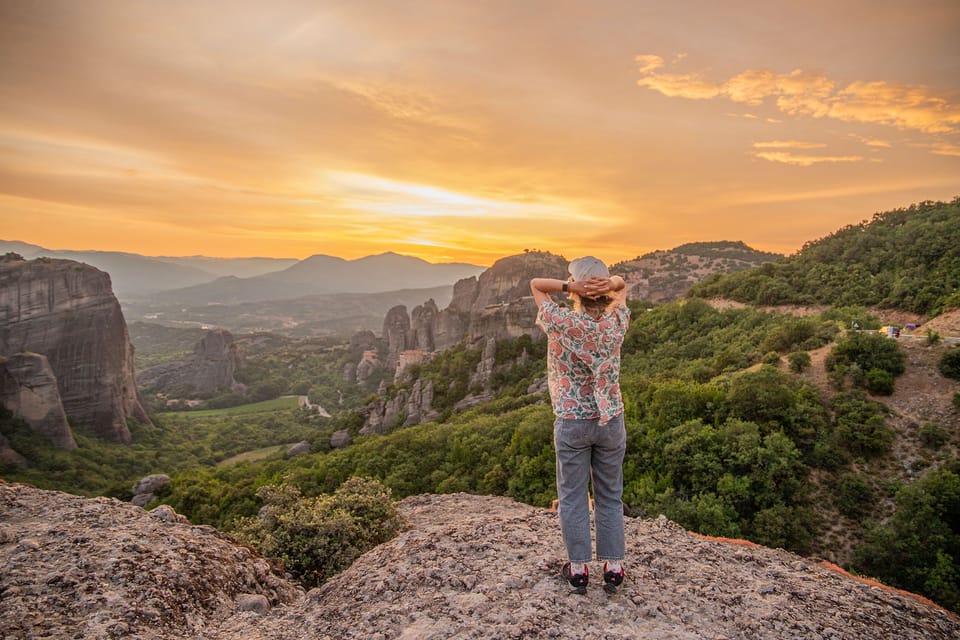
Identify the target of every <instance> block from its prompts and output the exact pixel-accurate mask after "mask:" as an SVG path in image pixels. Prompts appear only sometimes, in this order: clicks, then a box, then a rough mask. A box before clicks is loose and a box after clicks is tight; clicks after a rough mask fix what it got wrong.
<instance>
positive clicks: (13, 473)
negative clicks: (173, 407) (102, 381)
mask: <svg viewBox="0 0 960 640" xmlns="http://www.w3.org/2000/svg"><path fill="white" fill-rule="evenodd" d="M129 423H130V431H131V434H132V436H133V444H129V445H125V444H116V443H110V442H104V441H103V440H100V439H98V438H95V437H93V436H92V435H90V434H88V433H86V432H85V431H83V430H82V429H74V430H73V431H74V438H75V439H76V441H77V445H78V448H77V449H76V450H75V451H63V450H60V449H54V448H52V447H50V444H49V442H47V440H46V439H45V438H44V437H43V436H42V435H39V434H37V433H35V432H33V431H32V430H31V429H30V427H29V426H28V425H27V424H26V423H25V422H23V421H22V420H21V419H19V418H14V417H13V416H12V415H11V414H10V412H9V411H6V410H0V435H2V436H4V437H6V438H7V440H8V441H9V442H10V443H11V445H12V446H13V447H14V449H16V450H17V451H19V452H20V453H21V454H22V455H23V456H24V457H26V459H27V461H28V464H29V466H28V467H26V468H20V467H18V466H16V465H13V464H3V465H0V475H2V476H3V478H5V479H7V480H10V481H15V482H28V483H30V484H34V485H36V486H38V487H42V488H45V489H56V490H60V491H67V492H70V493H75V494H80V495H90V496H92V495H109V496H114V497H117V498H121V499H129V498H130V497H131V493H130V492H131V488H132V487H133V485H134V484H135V483H136V482H137V481H138V480H139V479H140V478H142V477H143V476H145V475H148V474H151V473H168V474H172V473H173V472H176V471H179V470H182V469H197V468H201V469H202V468H207V467H209V466H212V465H215V464H217V463H218V462H220V461H221V460H224V459H227V458H230V457H231V456H234V455H236V454H239V453H242V452H245V451H249V450H251V449H257V448H260V447H265V446H269V445H276V444H280V443H294V442H299V441H301V440H308V441H311V442H315V441H321V440H322V438H321V437H320V436H321V434H326V436H327V438H329V433H330V432H329V431H326V430H322V429H320V428H318V426H317V425H316V418H315V417H311V416H310V415H308V414H307V413H305V412H301V411H298V410H296V409H286V410H282V411H273V412H271V413H267V414H264V413H258V412H254V413H244V414H234V415H220V416H208V417H202V416H195V415H194V414H190V413H182V414H181V413H168V414H161V415H156V416H154V425H153V426H149V425H144V424H141V423H138V422H136V421H135V420H130V421H129ZM317 446H318V447H319V446H321V445H317Z"/></svg>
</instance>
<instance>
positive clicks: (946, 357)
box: [940, 349, 960, 380]
mask: <svg viewBox="0 0 960 640" xmlns="http://www.w3.org/2000/svg"><path fill="white" fill-rule="evenodd" d="M940 373H942V374H943V375H944V376H946V377H947V378H950V379H951V380H960V349H950V350H949V351H946V352H944V354H943V355H942V356H941V357H940Z"/></svg>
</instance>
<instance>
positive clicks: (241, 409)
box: [171, 396, 300, 418]
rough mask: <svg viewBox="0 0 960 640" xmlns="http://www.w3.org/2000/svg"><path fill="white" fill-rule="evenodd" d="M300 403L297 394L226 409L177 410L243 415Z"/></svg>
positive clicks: (194, 413)
mask: <svg viewBox="0 0 960 640" xmlns="http://www.w3.org/2000/svg"><path fill="white" fill-rule="evenodd" d="M299 403H300V401H299V399H298V398H297V397H296V396H287V397H284V398H274V399H273V400H264V401H263V402H254V403H252V404H242V405H239V406H236V407H227V408H226V409H205V410H203V411H176V412H171V414H173V413H176V414H177V415H181V416H191V417H196V418H215V417H218V416H242V415H246V414H250V413H266V412H269V411H280V410H283V409H296V408H297V405H298V404H299Z"/></svg>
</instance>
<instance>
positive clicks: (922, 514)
mask: <svg viewBox="0 0 960 640" xmlns="http://www.w3.org/2000/svg"><path fill="white" fill-rule="evenodd" d="M896 502H897V511H896V512H895V513H894V516H893V518H892V519H891V521H890V523H889V524H886V525H877V526H875V527H874V528H873V529H872V530H871V531H870V533H869V534H868V537H867V544H865V545H864V546H863V547H861V548H860V549H858V550H857V553H856V557H855V560H854V567H855V568H856V569H857V570H858V571H861V572H863V573H865V574H867V575H871V576H875V577H877V578H879V579H881V580H884V581H886V582H889V583H890V584H894V585H897V586H900V587H902V588H905V589H909V590H911V591H914V592H916V593H922V594H926V595H928V596H929V597H931V598H933V599H934V600H936V601H937V602H939V603H940V604H942V605H943V606H945V607H947V608H950V609H953V610H954V611H960V569H958V567H960V462H954V463H953V464H952V465H950V466H949V467H946V468H941V469H938V470H933V471H930V472H928V473H927V474H925V475H924V476H923V477H922V478H920V479H919V480H917V481H915V482H913V483H911V484H908V485H904V486H903V488H901V489H900V491H899V492H898V493H897V495H896Z"/></svg>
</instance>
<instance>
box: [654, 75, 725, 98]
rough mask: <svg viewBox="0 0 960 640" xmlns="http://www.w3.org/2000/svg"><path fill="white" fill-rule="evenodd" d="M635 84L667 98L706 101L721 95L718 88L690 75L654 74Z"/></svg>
mask: <svg viewBox="0 0 960 640" xmlns="http://www.w3.org/2000/svg"><path fill="white" fill-rule="evenodd" d="M637 84H639V85H640V86H641V87H649V88H651V89H653V90H654V91H659V92H660V93H662V94H663V95H665V96H667V97H668V98H688V99H690V100H708V99H710V98H716V97H717V96H719V95H720V94H721V89H720V87H718V86H717V85H715V84H712V83H710V82H708V81H707V80H704V79H703V78H702V77H700V76H695V75H691V74H675V73H655V74H651V75H649V76H647V77H646V78H641V79H639V80H637Z"/></svg>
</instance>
